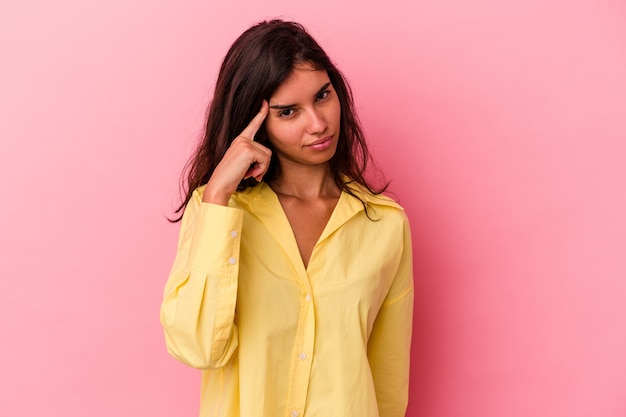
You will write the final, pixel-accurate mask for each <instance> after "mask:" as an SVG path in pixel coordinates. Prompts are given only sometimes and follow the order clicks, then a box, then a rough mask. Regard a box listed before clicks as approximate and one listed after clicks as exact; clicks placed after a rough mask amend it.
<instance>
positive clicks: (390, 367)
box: [368, 219, 413, 417]
mask: <svg viewBox="0 0 626 417" xmlns="http://www.w3.org/2000/svg"><path fill="white" fill-rule="evenodd" d="M412 319H413V261H412V250H411V235H410V229H409V225H408V222H407V221H406V219H405V225H404V245H403V253H402V255H401V258H400V263H399V266H398V269H397V272H396V275H395V277H394V281H393V284H392V287H391V290H390V291H389V293H388V295H387V297H386V299H385V302H384V303H383V305H382V307H381V309H380V311H379V312H378V315H377V317H376V320H375V322H374V327H373V329H372V333H371V334H370V338H369V341H368V360H369V363H370V368H371V370H372V376H373V378H374V386H375V389H376V399H377V402H378V410H379V415H380V417H404V415H405V413H406V407H407V404H408V394H409V358H410V350H411V332H412Z"/></svg>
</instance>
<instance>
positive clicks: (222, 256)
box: [161, 190, 243, 368]
mask: <svg viewBox="0 0 626 417" xmlns="http://www.w3.org/2000/svg"><path fill="white" fill-rule="evenodd" d="M242 221H243V212H242V211H241V210H240V209H236V208H230V207H226V206H220V205H215V204H207V203H203V202H202V194H201V191H200V190H196V191H195V192H194V194H193V196H192V198H191V200H190V201H189V203H188V205H187V207H186V209H185V213H184V215H183V221H182V225H181V230H180V237H179V242H178V249H177V253H176V258H175V260H174V265H173V267H172V270H171V272H170V276H169V279H168V281H167V284H166V286H165V293H164V297H163V303H162V305H161V324H162V325H163V329H164V331H165V341H166V345H167V350H168V352H169V353H170V354H171V355H172V356H174V357H175V358H176V359H178V360H180V361H181V362H183V363H185V364H187V365H189V366H193V367H195V368H217V367H221V366H224V365H225V364H226V363H227V362H228V361H229V360H230V358H231V356H232V354H233V352H234V351H235V350H236V348H237V344H238V338H237V328H236V326H235V325H234V315H235V305H236V302H237V277H238V272H239V245H240V239H241V237H240V236H241V226H242Z"/></svg>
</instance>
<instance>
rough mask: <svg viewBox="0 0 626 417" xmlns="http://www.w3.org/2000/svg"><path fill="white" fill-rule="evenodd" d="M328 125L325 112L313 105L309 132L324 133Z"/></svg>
mask: <svg viewBox="0 0 626 417" xmlns="http://www.w3.org/2000/svg"><path fill="white" fill-rule="evenodd" d="M326 127H327V124H326V119H325V118H324V114H323V112H322V111H321V110H320V109H318V108H315V107H313V108H312V109H311V110H310V111H309V125H308V128H307V133H308V134H310V135H319V134H321V133H324V131H325V130H326Z"/></svg>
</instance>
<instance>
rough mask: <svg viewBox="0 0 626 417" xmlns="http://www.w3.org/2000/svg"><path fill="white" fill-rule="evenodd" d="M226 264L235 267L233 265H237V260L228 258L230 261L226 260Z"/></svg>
mask: <svg viewBox="0 0 626 417" xmlns="http://www.w3.org/2000/svg"><path fill="white" fill-rule="evenodd" d="M228 263H229V264H231V265H235V264H236V263H237V259H235V258H230V259H229V260H228Z"/></svg>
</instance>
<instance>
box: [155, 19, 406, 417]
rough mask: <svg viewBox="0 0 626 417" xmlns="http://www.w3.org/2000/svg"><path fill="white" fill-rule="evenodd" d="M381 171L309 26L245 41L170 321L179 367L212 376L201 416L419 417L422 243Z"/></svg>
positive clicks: (211, 116)
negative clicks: (415, 415) (413, 415)
mask: <svg viewBox="0 0 626 417" xmlns="http://www.w3.org/2000/svg"><path fill="white" fill-rule="evenodd" d="M259 109H260V110H259ZM368 159H369V154H368V152H367V147H366V144H365V141H364V137H363V133H362V130H361V127H360V126H359V122H358V120H357V117H356V115H355V113H354V108H353V104H352V96H351V93H350V89H349V87H348V85H347V83H346V81H345V80H344V78H343V76H342V75H341V73H340V72H339V71H338V70H337V68H336V67H335V66H334V65H333V64H332V62H331V61H330V60H329V58H328V57H327V55H326V54H325V52H324V51H323V50H322V49H321V48H320V46H319V45H318V44H317V43H316V42H315V40H313V38H312V37H311V36H310V35H309V34H308V33H307V32H306V31H305V30H304V29H303V28H302V26H300V25H298V24H296V23H290V22H283V21H279V20H274V21H270V22H262V23H260V24H258V25H255V26H253V27H252V28H250V29H248V30H247V31H246V32H244V33H243V34H242V35H241V36H240V37H239V38H238V39H237V40H236V41H235V43H234V44H233V46H232V47H231V49H230V50H229V52H228V54H227V55H226V57H225V58H224V62H223V64H222V67H221V70H220V74H219V77H218V81H217V85H216V89H215V95H214V98H213V102H212V103H211V106H210V109H209V113H208V119H207V125H206V133H205V135H204V138H203V140H202V143H201V144H200V146H199V147H198V149H197V151H196V153H195V155H194V156H193V157H192V159H191V160H190V164H189V167H188V168H189V170H188V178H187V184H186V191H187V194H186V198H185V200H184V202H183V204H182V205H181V207H180V208H179V212H180V211H183V210H184V214H183V216H182V226H181V231H180V239H179V243H178V250H177V254H176V259H175V261H174V265H173V267H172V271H171V274H170V277H169V280H168V282H167V285H166V288H165V295H164V300H163V304H162V307H161V322H162V324H163V328H164V329H165V338H166V343H167V348H168V351H169V352H170V354H172V355H173V356H174V357H175V358H177V359H178V360H180V361H181V362H184V363H186V364H188V365H190V366H193V367H196V368H200V369H203V370H204V372H203V378H202V398H201V401H202V403H201V407H200V408H201V412H200V414H201V416H224V417H239V416H245V417H261V416H265V417H275V416H285V417H299V416H306V417H347V416H358V417H375V416H378V417H395V416H404V414H405V410H406V406H407V400H408V378H409V349H410V342H411V322H412V320H411V319H412V307H413V279H412V261H411V238H410V230H409V226H408V222H407V219H406V216H405V214H404V211H403V210H402V208H401V207H400V206H399V205H398V204H397V203H395V202H394V201H393V200H391V199H389V198H387V197H385V196H383V195H382V194H380V193H379V192H377V191H376V190H374V189H373V187H372V186H370V185H369V184H368V182H367V181H366V179H365V178H364V170H365V165H366V163H367V161H368Z"/></svg>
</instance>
